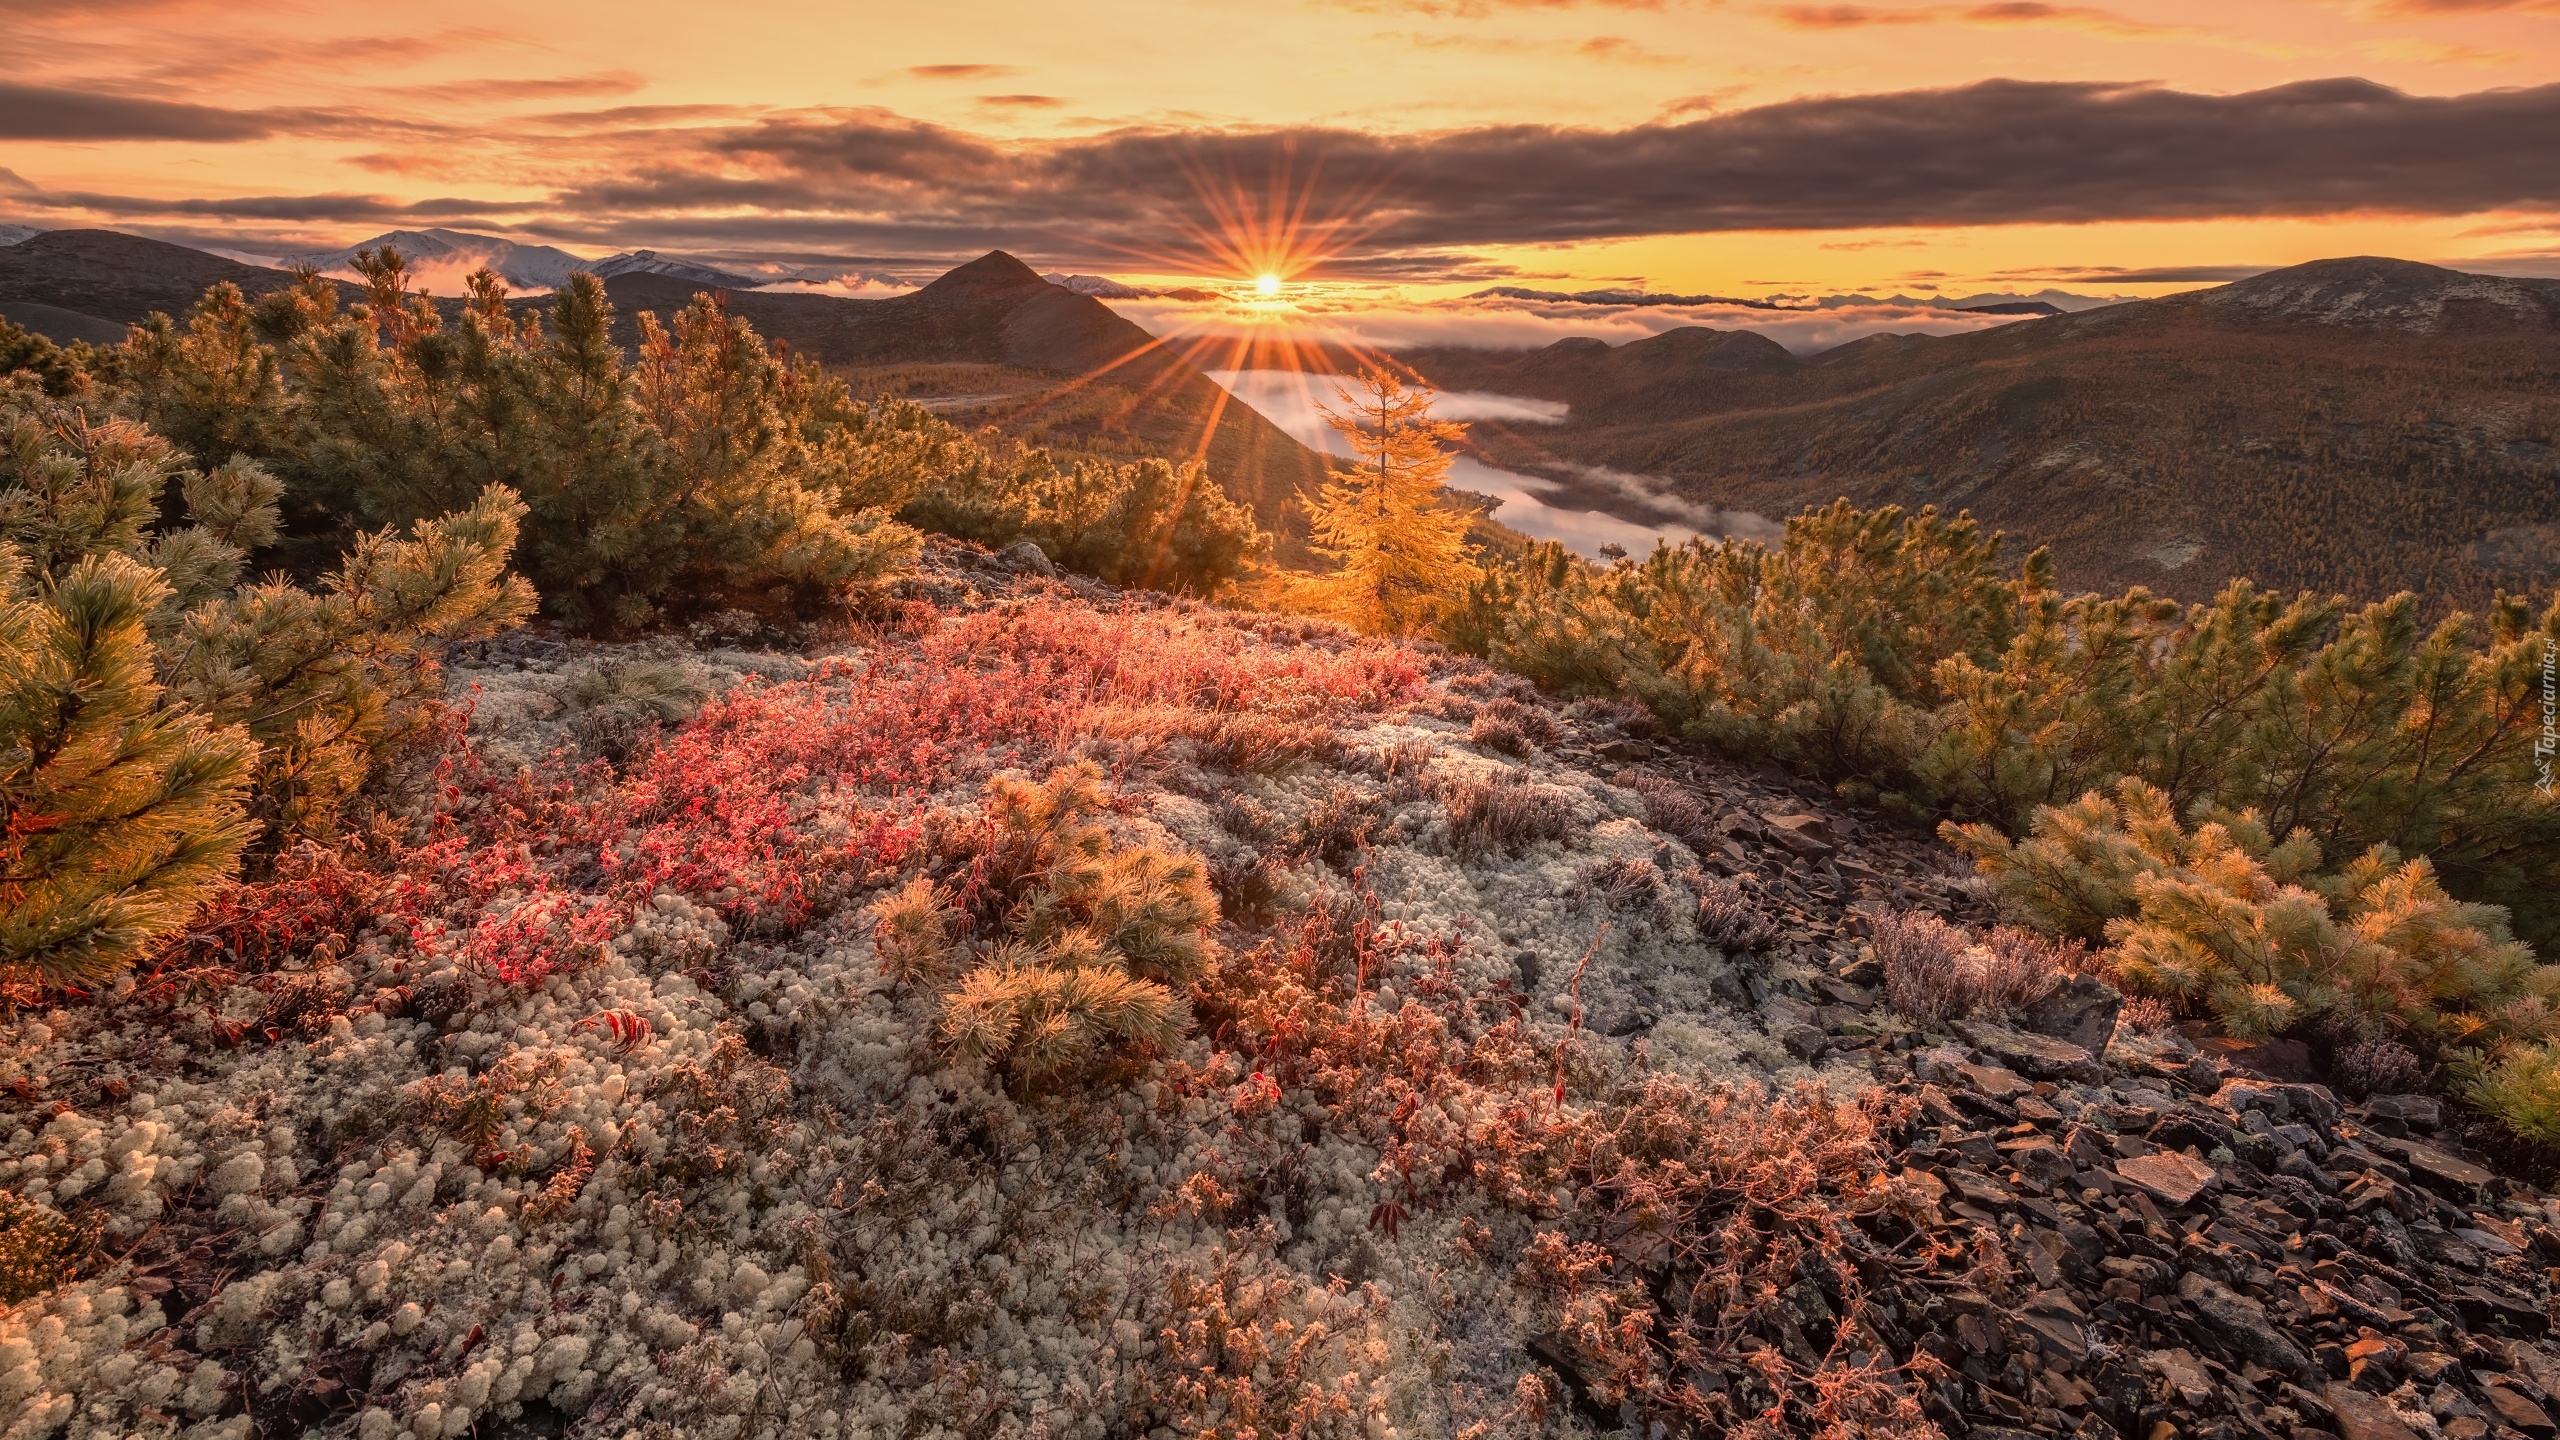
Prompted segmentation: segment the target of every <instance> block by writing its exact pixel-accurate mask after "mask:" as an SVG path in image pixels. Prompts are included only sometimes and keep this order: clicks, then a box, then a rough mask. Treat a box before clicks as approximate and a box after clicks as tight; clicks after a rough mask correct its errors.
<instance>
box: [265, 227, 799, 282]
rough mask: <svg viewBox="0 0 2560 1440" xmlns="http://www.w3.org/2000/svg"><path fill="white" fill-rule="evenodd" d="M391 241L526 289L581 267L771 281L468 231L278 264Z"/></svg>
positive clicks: (666, 258) (328, 265)
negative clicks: (493, 273) (582, 252)
mask: <svg viewBox="0 0 2560 1440" xmlns="http://www.w3.org/2000/svg"><path fill="white" fill-rule="evenodd" d="M385 245H389V246H391V247H393V248H394V249H397V250H398V251H399V252H400V253H401V254H402V255H403V256H405V257H407V258H408V260H409V261H410V262H411V268H413V269H425V268H433V269H438V270H446V269H455V270H459V269H466V268H477V267H479V266H482V265H486V266H488V267H489V268H490V269H492V270H495V271H497V272H498V274H499V275H500V276H501V277H503V278H504V279H505V280H506V282H507V283H508V284H509V285H513V286H516V287H518V288H521V289H538V290H556V289H558V288H560V286H561V285H563V284H565V283H566V282H567V281H568V279H569V277H570V276H571V275H572V274H575V273H576V272H578V271H580V270H590V271H593V272H595V274H596V275H597V276H599V277H601V278H603V279H608V280H609V279H611V278H613V277H614V276H616V275H668V276H673V277H674V278H676V279H678V280H683V281H686V282H688V283H691V284H695V285H708V286H712V287H715V288H717V289H722V290H752V289H754V288H755V287H756V286H758V285H761V284H763V283H765V282H764V281H762V280H759V279H757V278H755V277H753V276H750V275H740V274H737V273H735V272H732V271H728V270H722V269H718V268H716V267H714V266H710V265H705V264H703V263H701V262H700V261H696V260H687V259H684V258H682V257H680V256H675V255H661V254H659V253H658V252H657V251H655V250H632V251H627V252H625V253H623V254H620V255H609V256H606V257H605V258H604V259H602V260H590V259H587V258H586V257H585V256H582V255H573V254H570V253H569V252H568V251H566V250H562V249H559V248H557V247H556V246H551V245H525V244H520V243H518V242H516V241H513V240H502V239H500V238H498V237H497V236H495V235H474V234H471V233H469V232H468V231H463V230H391V231H386V232H385V233H383V234H380V235H376V236H374V237H373V238H372V239H370V240H360V241H358V242H356V243H355V244H353V245H348V246H344V247H341V248H339V249H336V250H319V251H314V252H312V253H310V254H308V255H287V256H285V257H283V258H282V259H280V260H278V261H277V262H276V264H277V266H278V267H279V268H283V269H290V268H291V267H293V266H296V265H310V266H313V267H315V268H317V269H320V270H328V271H340V270H345V269H346V268H347V267H348V266H349V265H350V264H352V263H353V262H354V260H355V257H356V252H357V251H359V250H378V249H380V248H382V247H383V246H385Z"/></svg>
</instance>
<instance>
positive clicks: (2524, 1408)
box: [2480, 1385, 2554, 1440]
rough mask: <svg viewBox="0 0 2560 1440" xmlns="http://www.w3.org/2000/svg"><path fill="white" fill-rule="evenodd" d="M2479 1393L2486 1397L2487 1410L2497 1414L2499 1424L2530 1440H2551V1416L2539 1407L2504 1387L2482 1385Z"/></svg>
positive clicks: (2552, 1430)
mask: <svg viewBox="0 0 2560 1440" xmlns="http://www.w3.org/2000/svg"><path fill="white" fill-rule="evenodd" d="M2480 1393H2481V1394H2482V1395H2483V1396H2485V1397H2487V1399H2488V1401H2489V1408H2490V1409H2491V1410H2493V1411H2495V1412H2497V1416H2498V1419H2499V1421H2500V1422H2501V1423H2504V1424H2508V1425H2512V1426H2514V1427H2515V1428H2517V1429H2518V1430H2521V1431H2523V1432H2524V1433H2525V1434H2526V1435H2527V1436H2530V1437H2531V1440H2551V1436H2552V1435H2553V1433H2554V1429H2553V1426H2552V1424H2551V1416H2550V1415H2549V1414H2547V1413H2546V1412H2545V1411H2544V1410H2543V1408H2542V1407H2541V1406H2539V1405H2536V1404H2534V1403H2533V1402H2532V1401H2530V1400H2527V1399H2526V1398H2524V1396H2522V1395H2520V1394H2518V1393H2516V1392H2515V1391H2513V1390H2510V1389H2508V1388H2507V1387H2506V1386H2504V1385H2484V1386H2482V1387H2480Z"/></svg>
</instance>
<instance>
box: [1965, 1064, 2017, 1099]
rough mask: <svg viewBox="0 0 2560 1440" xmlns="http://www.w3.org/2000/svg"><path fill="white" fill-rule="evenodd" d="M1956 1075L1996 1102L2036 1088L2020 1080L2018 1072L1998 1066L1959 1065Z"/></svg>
mask: <svg viewBox="0 0 2560 1440" xmlns="http://www.w3.org/2000/svg"><path fill="white" fill-rule="evenodd" d="M1956 1074H1957V1075H1959V1076H1961V1077H1962V1078H1963V1080H1964V1082H1965V1083H1966V1084H1967V1085H1970V1086H1972V1087H1973V1088H1974V1089H1975V1090H1977V1091H1979V1092H1980V1093H1982V1094H1985V1095H1988V1096H1990V1097H1991V1098H1992V1099H1994V1100H2006V1099H2008V1098H2009V1097H2010V1096H2012V1095H2024V1094H2026V1093H2028V1092H2029V1091H2031V1090H2033V1089H2035V1088H2036V1087H2035V1086H2034V1085H2033V1084H2031V1083H2030V1082H2028V1081H2026V1080H2023V1079H2020V1078H2019V1076H2018V1072H2017V1071H2015V1070H2006V1069H2002V1068H2001V1067H2000V1066H1997V1065H1959V1066H1957V1067H1956Z"/></svg>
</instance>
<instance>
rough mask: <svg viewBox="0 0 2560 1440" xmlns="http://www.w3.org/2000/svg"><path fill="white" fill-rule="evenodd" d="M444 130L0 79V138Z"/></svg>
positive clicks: (348, 115) (200, 139) (222, 141)
mask: <svg viewBox="0 0 2560 1440" xmlns="http://www.w3.org/2000/svg"><path fill="white" fill-rule="evenodd" d="M449 129H450V127H448V126H445V125H443V124H440V123H437V122H433V121H410V120H401V119H397V118H393V117H390V116H384V115H375V114H370V113H367V112H364V111H359V110H325V109H305V108H294V107H285V108H276V109H266V110H229V109H224V108H222V107H220V106H215V105H189V104H184V103H181V102H178V101H174V100H153V99H147V98H145V97H142V96H137V95H123V94H117V93H115V92H113V91H99V90H84V89H79V88H75V87H72V86H63V85H15V84H9V83H6V82H0V140H49V141H101V140H142V141H181V142H187V143H192V144H198V145H230V144H238V143H242V142H245V141H253V140H265V139H269V138H271V137H274V136H278V135H314V134H340V135H344V134H356V135H364V134H385V133H407V134H432V133H438V132H443V131H447V130H449Z"/></svg>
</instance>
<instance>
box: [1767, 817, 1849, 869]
mask: <svg viewBox="0 0 2560 1440" xmlns="http://www.w3.org/2000/svg"><path fill="white" fill-rule="evenodd" d="M1796 822H1803V823H1802V824H1799V823H1796ZM1816 828H1824V827H1822V822H1821V821H1819V820H1816V819H1814V818H1813V817H1812V816H1810V815H1782V816H1772V817H1770V818H1769V824H1768V830H1769V838H1770V839H1772V840H1775V841H1777V842H1778V844H1779V846H1780V847H1781V848H1783V849H1785V850H1788V851H1790V852H1792V853H1794V854H1797V855H1801V856H1803V857H1804V858H1806V859H1808V860H1819V859H1821V858H1822V857H1823V856H1825V855H1828V854H1830V853H1832V852H1833V851H1834V850H1837V849H1838V848H1839V847H1838V846H1836V845H1833V844H1832V843H1831V842H1830V841H1828V840H1825V839H1823V838H1822V837H1821V836H1819V835H1816V834H1814V833H1813V830H1814V829H1816Z"/></svg>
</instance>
